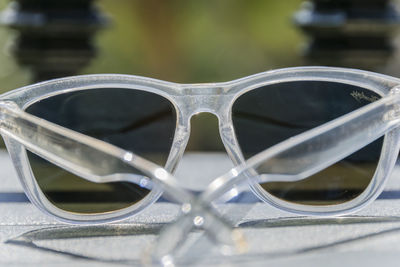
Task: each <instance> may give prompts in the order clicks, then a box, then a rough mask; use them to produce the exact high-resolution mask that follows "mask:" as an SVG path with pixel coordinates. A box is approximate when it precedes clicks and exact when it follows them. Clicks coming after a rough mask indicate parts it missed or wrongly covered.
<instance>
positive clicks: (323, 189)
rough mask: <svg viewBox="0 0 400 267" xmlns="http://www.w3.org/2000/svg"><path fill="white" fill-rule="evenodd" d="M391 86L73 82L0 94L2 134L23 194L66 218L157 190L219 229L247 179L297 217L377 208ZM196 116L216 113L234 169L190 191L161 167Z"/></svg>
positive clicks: (116, 79)
mask: <svg viewBox="0 0 400 267" xmlns="http://www.w3.org/2000/svg"><path fill="white" fill-rule="evenodd" d="M399 84H400V80H399V79H397V78H393V77H389V76H384V75H380V74H377V73H371V72H366V71H361V70H353V69H341V68H328V67H301V68H290V69H281V70H274V71H269V72H265V73H261V74H256V75H252V76H249V77H245V78H242V79H239V80H235V81H231V82H224V83H212V84H176V83H169V82H164V81H159V80H154V79H149V78H143V77H136V76H125V75H88V76H77V77H69V78H64V79H57V80H52V81H48V82H43V83H39V84H35V85H31V86H27V87H24V88H20V89H17V90H14V91H11V92H8V93H6V94H3V95H1V96H0V111H1V113H0V122H1V124H0V129H1V134H2V136H3V138H4V140H5V143H6V145H7V148H8V151H9V153H10V155H11V158H12V160H13V162H14V165H15V167H16V169H17V173H18V175H19V178H20V180H21V182H22V185H23V187H24V190H25V192H26V194H27V195H28V197H29V199H30V200H31V201H32V202H33V203H34V204H36V205H37V206H38V207H39V208H41V209H42V210H43V211H45V212H46V213H48V214H51V215H53V216H56V217H57V218H59V219H61V220H64V221H67V222H73V223H74V222H75V223H102V222H108V221H113V220H120V219H123V218H126V217H128V216H131V215H133V214H136V213H138V212H139V211H141V210H142V209H144V208H146V207H147V206H148V205H150V204H152V203H153V202H154V201H156V200H157V199H158V198H159V197H160V195H161V194H162V192H163V190H164V191H165V192H166V193H168V194H169V195H170V196H172V197H173V198H174V199H175V200H176V201H178V202H181V203H186V204H187V203H194V204H195V205H194V206H193V208H194V207H196V208H195V209H193V210H196V212H202V213H203V214H204V216H205V217H204V218H206V219H207V221H210V220H211V221H212V222H213V223H215V225H221V227H220V228H219V229H228V227H227V226H226V224H225V223H224V221H223V220H222V219H221V218H218V217H219V216H218V214H217V213H216V212H214V210H213V208H212V207H211V206H210V203H211V202H212V201H214V200H216V199H217V198H219V197H221V196H222V195H223V194H225V193H227V192H229V191H230V190H232V188H233V187H234V186H236V185H238V184H240V183H243V182H248V184H249V186H250V188H251V190H252V191H253V192H254V194H255V195H256V196H257V197H258V198H260V199H261V200H263V201H265V202H267V203H270V204H271V205H273V206H275V207H277V208H280V209H283V210H286V211H290V212H294V213H299V214H306V215H318V216H324V215H326V216H332V215H341V214H346V213H350V212H354V211H356V210H358V209H360V208H361V207H363V206H365V205H366V204H368V203H369V202H371V201H373V200H374V199H375V198H376V197H377V196H378V195H379V193H380V192H381V191H382V190H383V186H384V183H385V181H386V180H387V177H388V176H389V174H390V172H391V170H392V169H393V167H394V164H395V161H396V159H397V153H398V150H399V145H400V142H399V137H400V136H399V135H400V132H399V131H398V130H397V126H398V125H399V122H400V107H399V106H398V105H399V104H400V99H399V96H398V88H397V87H396V86H398V85H399ZM200 112H210V113H213V114H215V115H216V116H217V117H218V119H219V130H220V135H221V139H222V142H223V144H224V146H225V148H226V151H227V153H228V155H229V157H230V158H231V160H232V161H233V163H234V164H235V165H236V166H237V167H235V168H234V169H232V170H231V171H230V172H228V173H227V174H225V175H223V176H221V177H219V178H217V179H216V180H214V182H212V183H211V184H210V185H209V187H208V188H207V189H206V190H205V191H204V192H203V193H202V194H201V195H200V196H197V197H195V196H194V195H193V194H192V193H190V192H188V191H187V190H185V189H183V188H182V187H181V186H180V185H179V183H178V182H177V181H176V180H175V178H173V176H171V175H170V174H169V173H172V172H173V171H174V169H175V168H176V166H177V164H178V162H179V160H180V158H181V156H182V154H183V152H184V149H185V146H186V144H187V142H188V139H189V135H190V119H191V117H192V116H193V115H194V114H197V113H200ZM160 166H163V167H160ZM186 204H185V205H186ZM185 205H184V206H185ZM184 206H183V207H184ZM186 207H187V206H186ZM183 210H184V211H185V209H183ZM189 210H190V209H189ZM186 211H187V209H186ZM184 213H186V216H182V217H181V218H180V219H178V222H181V223H182V222H185V221H188V222H189V218H190V222H191V223H187V225H188V226H187V229H189V228H190V227H192V226H193V220H192V219H193V216H195V214H196V213H194V212H184ZM202 225H203V226H205V227H207V229H208V230H210V231H211V232H213V233H219V231H218V230H215V229H218V227H214V226H210V224H207V223H206V224H204V223H202ZM181 226H182V225H181ZM176 228H177V226H176V224H175V225H174V224H172V225H171V226H169V230H168V229H167V230H166V231H164V233H163V234H162V236H164V237H166V236H169V237H170V236H171V234H168V233H172V232H173V229H176ZM181 228H182V227H181ZM227 232H228V231H221V233H227ZM217 236H221V238H220V239H221V240H224V239H225V237H226V235H225V236H224V234H217ZM217 238H218V237H217ZM160 243H162V242H160Z"/></svg>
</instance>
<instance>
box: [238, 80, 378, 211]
mask: <svg viewBox="0 0 400 267" xmlns="http://www.w3.org/2000/svg"><path fill="white" fill-rule="evenodd" d="M379 98H380V96H379V95H378V94H376V93H374V92H372V91H370V90H367V89H364V88H360V87H357V86H352V85H346V84H341V83H333V82H320V81H297V82H286V83H280V84H273V85H268V86H264V87H262V88H258V89H255V90H252V91H249V92H247V93H245V94H243V95H242V96H240V97H239V98H238V99H237V100H236V101H235V103H234V105H233V107H232V119H233V124H234V127H235V132H236V137H237V139H238V142H239V145H240V147H241V149H242V152H243V154H244V156H245V158H249V157H251V156H253V155H255V154H257V153H258V152H261V151H263V150H264V149H266V148H268V147H271V146H273V145H275V144H277V143H279V142H281V141H284V140H286V139H288V138H290V137H292V136H295V135H297V134H300V133H302V132H304V131H307V130H309V129H312V128H314V127H317V126H319V125H321V124H323V123H326V122H328V121H331V120H333V119H335V118H338V117H340V116H342V115H345V114H347V113H349V112H351V111H354V110H355V109H357V108H360V107H362V106H365V105H367V104H369V103H371V102H373V101H376V100H378V99H379ZM382 142H383V138H380V139H378V140H377V141H375V142H373V143H371V144H370V145H368V146H366V147H365V148H363V149H362V150H359V151H357V152H355V153H354V154H352V155H350V156H349V157H347V158H345V159H343V160H342V161H340V162H338V163H336V164H334V165H332V166H331V167H329V168H327V169H325V170H323V171H321V172H319V173H317V174H315V175H313V176H310V177H309V178H307V179H304V180H301V181H297V182H270V183H264V184H261V186H262V187H263V188H264V189H265V190H266V191H268V192H269V193H270V194H272V195H274V196H276V197H278V198H280V199H283V200H286V201H290V202H295V203H301V204H310V205H331V204H339V203H343V202H346V201H349V200H351V199H354V198H355V197H357V196H358V195H360V194H361V193H362V192H363V191H364V190H365V188H366V187H367V186H368V184H369V183H370V181H371V179H372V177H373V175H374V172H375V169H376V166H377V163H378V160H379V156H380V152H381V148H382Z"/></svg>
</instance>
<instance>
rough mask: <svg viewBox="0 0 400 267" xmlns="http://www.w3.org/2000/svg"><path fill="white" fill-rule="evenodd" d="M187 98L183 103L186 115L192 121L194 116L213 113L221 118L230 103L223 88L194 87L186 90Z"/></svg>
mask: <svg viewBox="0 0 400 267" xmlns="http://www.w3.org/2000/svg"><path fill="white" fill-rule="evenodd" d="M185 90H186V92H185V95H186V96H185V98H184V99H183V101H182V104H183V107H184V109H185V111H186V112H185V113H186V114H187V115H188V119H190V118H191V117H192V116H193V115H196V114H200V113H211V114H214V115H215V116H217V117H218V118H220V117H221V116H222V115H223V114H222V113H223V112H224V107H226V106H227V103H228V102H229V99H228V98H229V97H230V96H228V95H226V94H225V93H224V92H225V88H223V87H212V86H207V87H200V86H194V87H190V88H186V89H185Z"/></svg>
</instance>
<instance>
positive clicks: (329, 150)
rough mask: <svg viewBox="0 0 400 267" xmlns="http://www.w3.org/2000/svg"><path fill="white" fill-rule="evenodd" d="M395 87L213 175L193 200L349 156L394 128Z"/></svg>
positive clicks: (183, 221) (185, 221)
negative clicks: (218, 174)
mask: <svg viewBox="0 0 400 267" xmlns="http://www.w3.org/2000/svg"><path fill="white" fill-rule="evenodd" d="M397 91H398V90H397V89H395V90H394V91H393V93H390V94H389V95H388V96H385V97H383V98H382V99H381V100H378V101H376V102H374V103H371V104H369V105H367V106H365V107H362V108H360V109H358V110H356V111H354V112H351V113H349V114H347V115H344V116H342V117H340V118H338V119H335V120H333V121H330V122H328V123H326V124H324V125H322V126H319V127H317V128H314V129H311V130H309V131H307V132H304V133H302V134H299V135H297V136H295V137H292V138H290V139H288V140H286V141H283V142H281V143H279V144H277V145H275V146H273V147H271V148H268V149H266V150H264V151H263V152H261V153H259V154H257V155H255V156H253V157H252V158H250V159H249V160H247V161H246V162H245V163H243V164H241V165H239V166H237V167H235V168H233V169H231V170H230V171H229V172H228V173H226V174H225V175H222V176H220V177H218V178H217V179H215V180H214V181H213V182H212V183H211V184H210V185H209V186H208V188H207V190H205V191H204V192H203V193H202V194H201V195H200V196H199V201H201V202H203V203H208V202H212V201H214V200H216V199H218V198H219V197H221V196H222V195H223V194H225V193H227V192H228V191H229V190H231V189H232V188H233V187H234V186H235V185H237V184H240V183H242V182H245V181H246V180H247V179H249V178H250V179H253V180H254V182H259V183H263V182H271V181H285V182H289V181H290V182H292V181H299V180H302V179H305V178H307V177H309V176H311V175H313V174H315V173H317V172H319V171H321V170H323V169H325V168H327V167H329V166H330V165H332V164H334V163H336V162H338V161H340V160H341V159H343V158H345V157H347V156H349V155H351V154H352V153H354V152H356V151H357V150H359V149H361V148H363V147H364V146H366V145H368V144H370V143H371V142H373V141H375V140H376V139H378V138H379V137H381V136H383V135H384V134H386V133H388V132H389V131H391V130H393V129H395V128H397V127H399V125H400V94H399V93H398V92H397ZM396 153H397V151H396ZM191 220H192V217H191V216H189V215H186V216H184V217H182V218H179V219H178V221H177V222H179V225H189V223H190V222H191ZM179 225H178V224H177V223H174V224H172V225H169V226H168V228H166V230H165V231H163V232H162V233H161V236H160V240H168V239H170V238H171V237H173V236H176V234H175V232H176V229H177V228H178V227H179ZM191 227H193V225H191Z"/></svg>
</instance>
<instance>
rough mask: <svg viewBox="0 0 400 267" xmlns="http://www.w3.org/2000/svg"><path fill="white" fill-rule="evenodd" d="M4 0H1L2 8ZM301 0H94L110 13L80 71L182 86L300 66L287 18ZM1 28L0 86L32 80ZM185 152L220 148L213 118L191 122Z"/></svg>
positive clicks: (298, 37) (300, 38)
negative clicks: (95, 50)
mask: <svg viewBox="0 0 400 267" xmlns="http://www.w3.org/2000/svg"><path fill="white" fill-rule="evenodd" d="M8 3H9V1H6V0H0V8H4V7H5V6H6V4H8ZM300 3H301V1H300V0H285V1H265V0H246V1H244V0H242V1H239V0H237V1H232V0H218V1H215V0H205V1H197V0H169V1H158V0H146V1H140V0H131V1H128V0H99V1H97V4H98V6H99V8H100V9H101V10H102V11H103V12H105V13H106V14H107V15H108V16H109V17H110V18H111V23H110V25H109V26H108V27H106V28H105V29H103V30H101V31H100V32H99V33H98V34H97V35H96V39H95V42H96V46H97V48H98V55H97V57H96V58H95V59H93V60H92V61H91V64H90V65H89V66H87V67H85V68H84V69H83V70H82V71H81V72H80V74H88V73H124V74H135V75H142V76H148V77H153V78H158V79H163V80H168V81H174V82H182V83H197V82H219V81H227V80H231V79H235V78H240V77H243V76H246V75H250V74H254V73H257V72H262V71H265V70H269V69H274V68H281V67H289V66H298V65H302V64H303V63H302V57H301V44H303V43H304V41H305V40H304V35H303V34H302V33H301V31H300V30H298V29H297V28H296V27H295V26H294V25H293V23H292V16H293V13H294V12H295V11H296V10H298V9H299V7H300ZM15 34H16V33H15V32H14V31H13V30H11V29H9V28H5V27H2V28H0V47H1V50H0V51H1V53H0V62H1V64H0V84H1V87H0V91H1V92H4V91H7V90H11V89H14V88H18V87H21V86H23V85H27V84H30V83H31V75H30V71H29V69H24V68H21V67H20V66H18V65H17V64H16V63H15V61H14V59H13V56H12V55H11V54H10V52H9V51H10V50H9V46H10V43H11V42H12V36H13V35H15ZM192 125H193V129H192V130H193V132H192V133H193V134H192V136H191V140H190V144H189V149H194V150H219V149H222V146H221V143H220V140H219V135H218V129H217V120H216V118H214V117H213V116H211V115H199V116H196V117H195V118H194V119H193V120H192Z"/></svg>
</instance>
